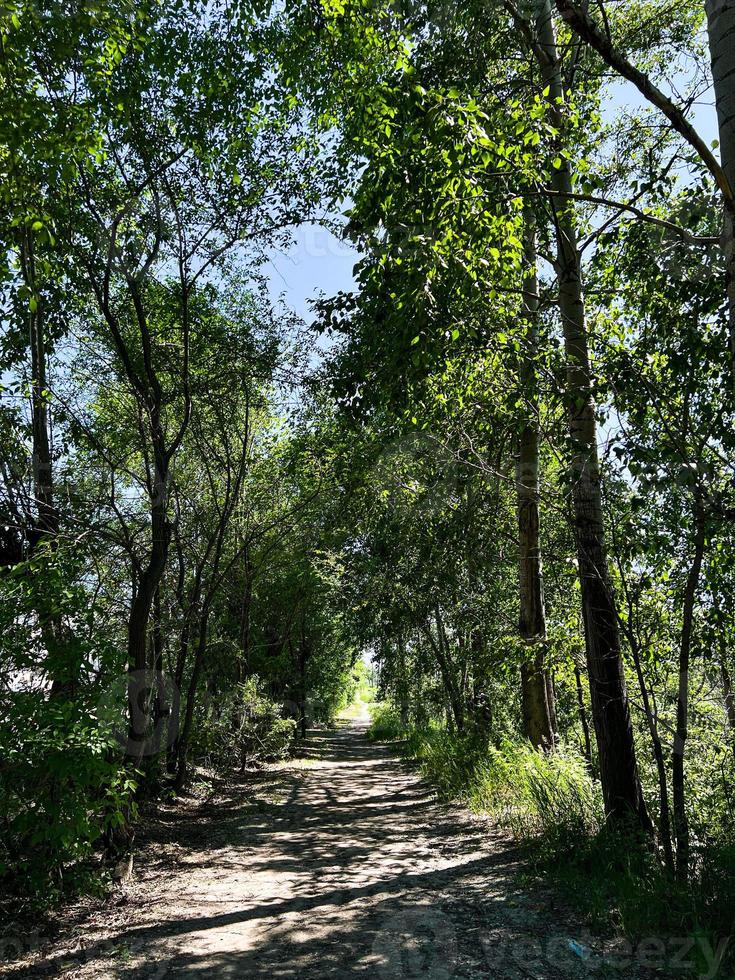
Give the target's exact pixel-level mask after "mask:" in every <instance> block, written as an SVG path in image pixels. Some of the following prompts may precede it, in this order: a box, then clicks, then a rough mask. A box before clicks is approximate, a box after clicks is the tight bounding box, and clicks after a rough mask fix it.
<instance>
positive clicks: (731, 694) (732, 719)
mask: <svg viewBox="0 0 735 980" xmlns="http://www.w3.org/2000/svg"><path fill="white" fill-rule="evenodd" d="M720 679H721V681H722V698H723V701H724V704H725V713H726V714H727V729H728V734H729V735H730V745H731V747H732V751H733V754H734V755H735V691H733V689H732V678H731V677H730V671H729V670H728V669H727V663H726V661H725V658H724V656H723V655H722V654H721V655H720Z"/></svg>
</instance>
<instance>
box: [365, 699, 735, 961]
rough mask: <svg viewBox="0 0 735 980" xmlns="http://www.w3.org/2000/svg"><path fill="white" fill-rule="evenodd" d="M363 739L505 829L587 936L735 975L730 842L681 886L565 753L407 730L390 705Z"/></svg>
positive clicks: (710, 853) (734, 870)
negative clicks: (679, 956) (607, 937)
mask: <svg viewBox="0 0 735 980" xmlns="http://www.w3.org/2000/svg"><path fill="white" fill-rule="evenodd" d="M368 734H369V737H371V738H373V739H374V740H376V741H385V742H392V743H400V747H401V752H402V753H403V754H404V755H405V756H406V757H407V758H411V759H414V760H417V761H418V762H419V763H420V765H421V768H422V771H423V773H424V775H425V776H426V778H427V779H429V780H430V781H431V782H432V784H433V785H434V786H435V787H436V788H437V790H438V791H439V793H440V795H441V796H442V797H444V798H447V799H457V800H460V801H462V802H464V803H465V804H466V805H467V806H469V807H470V808H471V809H473V810H475V811H478V812H483V813H487V814H489V815H490V816H491V817H492V818H493V819H494V821H495V822H496V823H498V824H499V825H501V826H503V827H506V828H508V829H509V830H510V831H511V832H512V834H513V836H514V837H515V838H516V840H518V841H519V842H520V843H521V845H522V847H523V850H524V853H525V855H526V857H527V862H528V866H529V869H530V870H531V871H532V873H533V874H534V875H536V876H542V877H543V878H545V879H546V880H547V881H550V882H552V883H553V885H554V886H555V888H556V889H557V891H558V892H559V893H560V895H561V896H562V897H563V898H564V899H565V900H566V902H567V904H569V905H570V906H572V907H574V908H575V909H576V910H577V911H578V912H580V913H581V914H582V915H583V916H584V918H585V919H586V921H587V923H588V925H589V926H590V927H591V928H592V929H594V930H596V931H600V932H603V933H604V932H610V930H614V931H615V932H616V933H617V934H618V935H622V936H624V937H625V938H626V939H627V940H629V941H630V942H631V943H633V944H634V945H635V944H636V943H640V942H642V941H644V940H645V941H650V942H652V943H653V944H654V945H657V944H658V946H660V944H662V943H663V944H664V946H666V942H669V943H670V944H671V949H673V948H674V946H673V944H674V943H675V942H676V941H678V938H677V937H681V942H682V943H691V949H690V950H689V951H688V953H687V958H688V960H689V961H690V962H691V964H692V966H691V969H690V970H689V973H688V974H687V971H686V970H684V971H682V969H681V968H678V967H677V972H676V975H678V976H686V975H690V976H702V977H721V978H724V977H730V976H735V969H733V967H734V966H735V963H734V962H733V954H734V953H735V940H733V942H732V944H730V943H729V942H728V937H729V936H730V935H731V933H732V931H733V925H734V923H733V918H734V917H735V844H734V843H732V842H728V841H727V840H725V841H723V842H719V843H718V842H716V841H709V842H708V844H707V847H706V848H702V849H701V850H700V852H699V855H698V860H697V862H696V869H695V872H694V875H693V878H692V881H691V882H690V883H689V884H688V885H687V886H683V885H680V884H677V883H676V882H675V881H673V880H672V878H671V876H670V875H669V874H668V873H667V872H666V870H665V868H663V866H662V864H661V862H660V860H659V858H658V856H657V855H656V853H655V851H654V850H653V849H652V848H651V846H650V845H649V844H648V843H647V842H646V841H643V840H641V839H639V838H636V836H635V835H634V834H632V833H625V832H622V831H613V830H611V829H610V828H609V827H607V826H606V825H605V822H604V812H603V806H602V796H601V791H600V787H599V784H598V783H597V782H596V781H595V780H593V779H592V777H591V776H590V773H589V771H588V768H587V765H586V762H585V760H584V759H583V758H582V757H581V756H580V755H579V753H578V752H577V751H576V750H575V749H573V748H571V747H568V746H564V745H562V746H560V747H559V749H558V750H557V751H555V752H554V753H553V754H552V755H546V754H544V753H540V752H537V751H535V750H534V749H533V748H532V747H531V745H530V744H528V743H527V742H518V741H516V742H512V741H508V742H506V743H504V744H503V745H501V746H500V747H499V748H497V747H494V746H492V745H490V744H488V742H487V741H483V740H482V739H478V738H471V737H464V738H459V737H457V736H456V735H452V734H450V733H449V732H448V731H446V730H445V729H440V728H438V727H437V728H432V729H429V730H421V731H420V730H417V729H407V728H405V727H404V726H402V725H401V723H400V718H399V717H398V715H397V713H396V712H395V711H394V710H393V709H392V708H391V707H390V706H387V705H377V706H376V707H375V708H374V709H373V724H372V726H371V729H370V730H369V733H368ZM723 943H727V944H728V945H727V949H726V951H725V952H724V955H723V957H722V962H721V963H718V962H715V961H716V955H715V953H716V951H717V950H718V948H719V950H720V952H721V953H722V950H723V946H722V944H723ZM731 945H732V947H733V948H730V946H731ZM710 951H711V955H710ZM671 955H672V956H673V955H674V953H672V954H671ZM713 957H714V960H713ZM672 969H673V967H672ZM713 970H714V972H712V971H713Z"/></svg>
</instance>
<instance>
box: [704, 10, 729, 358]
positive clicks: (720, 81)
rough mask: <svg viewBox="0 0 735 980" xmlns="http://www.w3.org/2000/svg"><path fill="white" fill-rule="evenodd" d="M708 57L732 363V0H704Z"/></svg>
mask: <svg viewBox="0 0 735 980" xmlns="http://www.w3.org/2000/svg"><path fill="white" fill-rule="evenodd" d="M704 6H705V10H706V12H707V33H708V35H709V49H710V56H711V59H712V82H713V85H714V90H715V105H716V107H717V124H718V128H719V137H720V159H721V162H722V170H723V172H724V174H725V177H726V178H727V182H728V184H729V187H730V196H729V200H728V198H727V196H725V220H724V229H723V237H722V248H723V252H724V254H725V268H726V270H727V299H728V305H729V309H730V345H731V354H732V358H733V364H734V365H735V201H734V200H733V196H735V0H705V5H704Z"/></svg>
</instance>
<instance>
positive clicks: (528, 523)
mask: <svg viewBox="0 0 735 980" xmlns="http://www.w3.org/2000/svg"><path fill="white" fill-rule="evenodd" d="M524 246H525V249H524V251H525V276H524V280H523V289H524V301H523V305H524V314H525V320H526V325H527V329H526V344H525V348H524V350H523V351H522V352H521V359H520V370H519V373H520V381H521V388H522V397H523V399H524V404H525V409H524V420H523V428H522V429H521V432H520V437H519V451H518V459H517V462H516V494H517V510H518V566H519V592H520V616H519V623H518V627H519V632H520V636H521V640H522V641H523V642H524V643H525V644H527V646H528V647H529V648H530V651H531V656H530V659H525V660H524V661H523V663H522V664H521V701H522V708H523V726H524V731H525V733H526V737H527V738H528V739H530V741H531V744H532V745H534V746H535V747H536V748H539V749H541V748H543V749H550V748H553V745H554V739H555V731H554V724H553V717H554V711H553V709H552V706H551V704H550V702H549V698H550V696H552V697H553V688H552V686H551V678H550V677H549V676H548V670H547V667H546V664H545V659H546V656H545V655H546V610H545V607H544V582H543V575H542V567H541V543H540V539H539V423H538V404H539V403H538V390H537V383H536V368H535V359H536V354H537V352H538V277H537V272H536V265H537V258H536V229H535V223H534V218H533V214H532V212H531V209H530V208H528V207H527V208H526V229H525V242H524Z"/></svg>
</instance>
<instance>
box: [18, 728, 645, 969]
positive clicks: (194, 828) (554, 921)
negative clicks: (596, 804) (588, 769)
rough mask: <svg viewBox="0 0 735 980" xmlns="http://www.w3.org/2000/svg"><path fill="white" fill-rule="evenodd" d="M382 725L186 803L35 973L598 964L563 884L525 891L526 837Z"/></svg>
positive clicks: (155, 830)
mask: <svg viewBox="0 0 735 980" xmlns="http://www.w3.org/2000/svg"><path fill="white" fill-rule="evenodd" d="M364 732H365V725H364V724H360V723H358V722H354V721H353V722H350V723H348V724H345V725H344V726H343V727H341V728H340V729H339V730H338V731H336V732H328V733H312V734H311V736H310V738H309V740H308V741H307V742H306V743H305V744H304V746H303V753H302V754H303V758H302V759H301V760H296V761H295V762H293V763H290V764H288V765H286V766H283V767H281V768H280V769H278V770H277V771H273V770H272V771H270V772H268V773H265V774H263V775H262V776H260V775H258V776H256V777H250V778H246V779H244V780H243V781H242V782H240V783H236V784H231V785H229V786H228V787H227V792H226V793H221V794H219V795H218V796H217V798H216V799H214V800H213V801H211V802H210V803H207V804H205V805H203V806H202V807H200V808H196V812H195V813H194V812H189V813H185V814H182V813H181V812H180V810H177V809H176V808H173V807H172V808H171V809H170V810H169V811H167V812H166V813H164V814H163V815H162V817H161V819H160V821H157V822H156V823H155V824H154V825H153V827H152V828H151V829H150V835H149V840H148V842H147V844H146V846H145V847H144V849H143V853H142V854H141V856H140V858H139V860H138V864H137V873H136V878H135V880H134V881H133V882H132V883H131V884H130V885H129V886H128V887H127V889H126V894H125V895H124V896H121V897H124V901H122V902H121V900H120V897H119V898H118V899H117V900H115V899H113V900H112V901H111V902H110V903H108V906H106V907H105V909H104V910H103V912H102V913H100V912H99V911H98V912H97V914H96V915H93V916H90V917H89V919H88V921H86V922H85V923H84V924H83V925H80V926H78V927H77V929H76V930H75V933H74V940H73V942H70V943H69V944H68V946H67V948H64V949H62V951H61V952H58V951H56V952H54V953H52V954H51V955H50V956H49V957H47V959H46V960H45V961H43V962H38V963H36V964H35V965H34V967H33V968H31V969H30V972H29V969H26V970H21V971H18V976H22V975H25V976H34V977H35V976H38V977H40V976H44V975H58V974H57V972H56V971H57V970H58V969H59V968H64V967H65V969H64V974H63V975H64V976H66V977H69V978H76V980H92V978H94V980H101V978H141V980H142V978H144V977H145V978H151V980H153V978H164V977H170V978H204V977H243V978H250V977H262V978H264V980H265V978H269V977H273V978H282V977H284V978H285V977H299V978H302V980H303V978H307V980H312V978H313V980H316V978H320V977H353V976H354V977H358V976H359V977H370V978H372V977H376V978H379V980H383V978H386V980H387V978H403V977H406V978H408V977H430V978H434V980H449V978H450V977H465V978H468V977H527V976H531V977H536V978H539V980H541V978H561V977H575V976H578V975H586V974H587V971H586V968H585V966H584V964H583V963H581V961H580V960H579V958H578V957H577V956H575V955H574V953H573V952H570V948H569V941H568V938H567V937H568V936H569V933H568V932H564V931H563V926H562V924H561V923H560V922H559V921H558V920H559V914H558V912H557V911H555V910H554V908H553V905H552V903H551V900H550V899H549V897H548V896H546V897H545V898H544V899H542V898H541V897H540V896H539V895H536V896H535V899H534V900H532V899H531V898H529V897H528V896H526V895H524V894H523V893H522V891H521V890H520V888H519V884H518V859H517V855H516V854H515V851H514V849H513V848H512V846H511V845H510V844H509V843H508V841H507V840H506V839H505V838H503V837H502V836H500V835H493V833H492V831H491V830H489V829H488V826H487V824H486V823H485V822H483V821H481V820H479V819H477V818H473V817H471V816H470V815H469V814H467V813H466V812H464V811H462V810H461V809H459V808H457V807H448V806H441V805H438V804H437V803H436V801H435V799H434V797H433V794H432V792H431V790H430V788H428V787H427V786H426V785H425V784H424V783H423V782H421V781H420V780H419V779H418V778H417V776H416V775H415V773H414V772H413V771H412V769H411V768H410V767H409V766H407V765H406V764H404V763H401V762H400V761H398V760H396V759H395V758H393V757H392V756H391V755H390V754H389V753H388V752H387V751H386V750H385V749H384V748H382V747H377V746H374V745H371V744H370V743H369V742H368V741H367V740H366V739H365V737H364ZM44 971H47V972H44ZM627 975H628V976H630V974H627Z"/></svg>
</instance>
